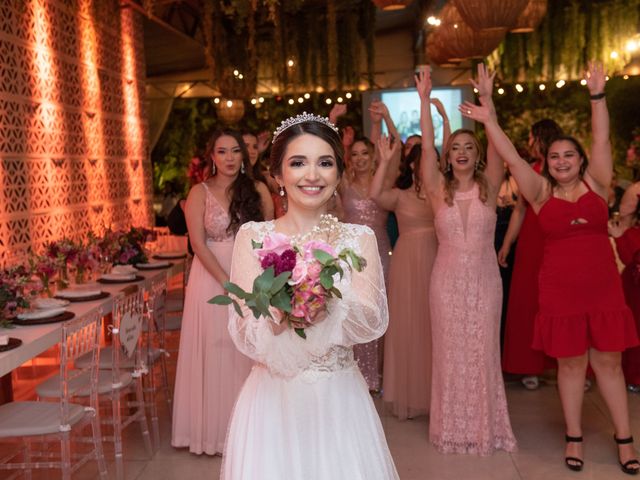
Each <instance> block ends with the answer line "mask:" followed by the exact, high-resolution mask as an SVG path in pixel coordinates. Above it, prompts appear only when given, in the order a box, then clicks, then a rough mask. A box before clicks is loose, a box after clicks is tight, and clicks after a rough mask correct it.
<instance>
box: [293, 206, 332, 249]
mask: <svg viewBox="0 0 640 480" xmlns="http://www.w3.org/2000/svg"><path fill="white" fill-rule="evenodd" d="M339 223H340V222H339V221H338V219H337V218H336V217H334V216H333V215H331V214H328V213H324V214H322V215H320V221H319V222H318V224H317V225H316V226H314V227H313V228H312V229H311V230H309V231H308V232H307V233H300V234H298V235H290V238H291V242H292V243H296V244H298V245H301V244H303V243H305V242H306V241H308V240H311V239H314V238H317V237H320V236H322V237H330V236H332V234H334V233H336V232H337V231H338V229H339Z"/></svg>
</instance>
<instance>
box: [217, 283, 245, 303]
mask: <svg viewBox="0 0 640 480" xmlns="http://www.w3.org/2000/svg"><path fill="white" fill-rule="evenodd" d="M223 286H224V288H225V290H226V291H227V292H229V293H233V294H234V295H235V296H236V297H238V298H242V299H243V300H245V299H246V298H247V295H249V293H247V292H245V291H244V290H243V289H242V288H240V287H239V286H238V285H236V284H235V283H232V282H224V285H223Z"/></svg>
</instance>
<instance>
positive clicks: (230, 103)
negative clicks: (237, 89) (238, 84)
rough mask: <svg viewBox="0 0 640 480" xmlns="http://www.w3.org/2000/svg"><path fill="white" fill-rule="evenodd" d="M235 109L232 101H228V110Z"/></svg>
mask: <svg viewBox="0 0 640 480" xmlns="http://www.w3.org/2000/svg"><path fill="white" fill-rule="evenodd" d="M231 107H233V102H232V101H231V100H227V108H231Z"/></svg>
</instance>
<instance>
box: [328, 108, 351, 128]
mask: <svg viewBox="0 0 640 480" xmlns="http://www.w3.org/2000/svg"><path fill="white" fill-rule="evenodd" d="M345 113H347V105H346V104H345V103H336V104H334V105H333V108H332V109H331V111H330V112H329V121H330V122H331V123H333V124H334V125H335V123H336V122H337V121H338V117H341V116H342V115H344V114H345Z"/></svg>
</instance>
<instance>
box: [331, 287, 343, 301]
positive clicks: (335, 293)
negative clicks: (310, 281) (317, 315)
mask: <svg viewBox="0 0 640 480" xmlns="http://www.w3.org/2000/svg"><path fill="white" fill-rule="evenodd" d="M329 293H330V294H332V295H335V296H336V297H338V298H340V299H342V293H341V292H340V290H338V289H337V288H336V287H331V288H330V289H329Z"/></svg>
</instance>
